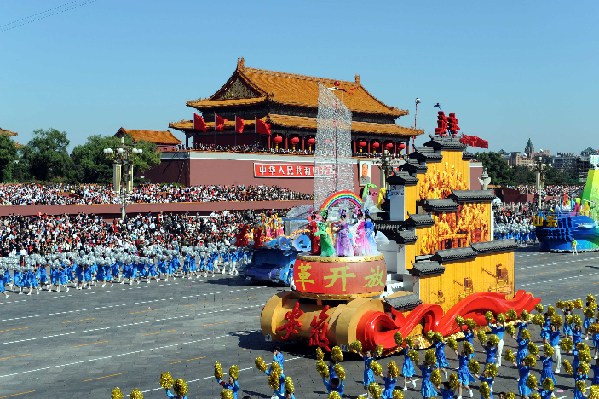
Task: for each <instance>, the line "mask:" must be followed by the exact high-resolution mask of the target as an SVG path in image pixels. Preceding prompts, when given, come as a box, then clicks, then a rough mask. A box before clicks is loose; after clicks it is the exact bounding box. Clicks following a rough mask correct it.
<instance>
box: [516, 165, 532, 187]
mask: <svg viewBox="0 0 599 399" xmlns="http://www.w3.org/2000/svg"><path fill="white" fill-rule="evenodd" d="M535 181H536V175H535V172H534V170H532V169H530V168H529V167H527V166H524V165H517V166H514V167H513V168H512V178H511V183H510V184H511V185H514V186H517V185H519V184H534V183H535Z"/></svg>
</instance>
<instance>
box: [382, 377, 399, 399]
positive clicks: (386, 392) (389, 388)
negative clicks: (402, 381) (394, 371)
mask: <svg viewBox="0 0 599 399" xmlns="http://www.w3.org/2000/svg"><path fill="white" fill-rule="evenodd" d="M383 382H384V384H385V388H384V389H383V395H382V396H381V397H382V398H383V399H393V391H394V390H395V384H396V383H397V380H396V379H395V378H394V377H393V376H392V375H391V372H390V371H389V372H387V376H386V377H383Z"/></svg>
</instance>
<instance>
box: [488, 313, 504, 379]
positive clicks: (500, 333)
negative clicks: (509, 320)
mask: <svg viewBox="0 0 599 399" xmlns="http://www.w3.org/2000/svg"><path fill="white" fill-rule="evenodd" d="M488 326H489V328H491V334H495V335H497V338H499V343H497V367H501V356H502V355H503V345H504V340H503V338H504V336H505V321H504V322H500V321H499V320H495V323H489V324H488Z"/></svg>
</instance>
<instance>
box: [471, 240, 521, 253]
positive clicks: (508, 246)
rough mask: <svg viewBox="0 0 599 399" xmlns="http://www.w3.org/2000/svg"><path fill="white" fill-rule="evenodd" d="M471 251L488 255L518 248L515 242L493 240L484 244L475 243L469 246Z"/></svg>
mask: <svg viewBox="0 0 599 399" xmlns="http://www.w3.org/2000/svg"><path fill="white" fill-rule="evenodd" d="M470 246H471V247H472V249H474V250H475V251H476V252H478V253H480V254H488V253H494V252H511V251H513V250H514V249H516V248H518V244H516V241H515V240H493V241H485V242H476V243H472V244H470Z"/></svg>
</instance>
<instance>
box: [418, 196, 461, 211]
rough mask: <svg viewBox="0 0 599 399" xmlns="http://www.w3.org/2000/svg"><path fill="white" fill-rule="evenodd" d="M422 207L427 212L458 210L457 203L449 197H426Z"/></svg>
mask: <svg viewBox="0 0 599 399" xmlns="http://www.w3.org/2000/svg"><path fill="white" fill-rule="evenodd" d="M422 207H423V208H424V210H425V211H427V212H432V211H435V212H455V211H457V210H458V203H457V202H455V201H453V200H450V199H427V200H424V204H422Z"/></svg>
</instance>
